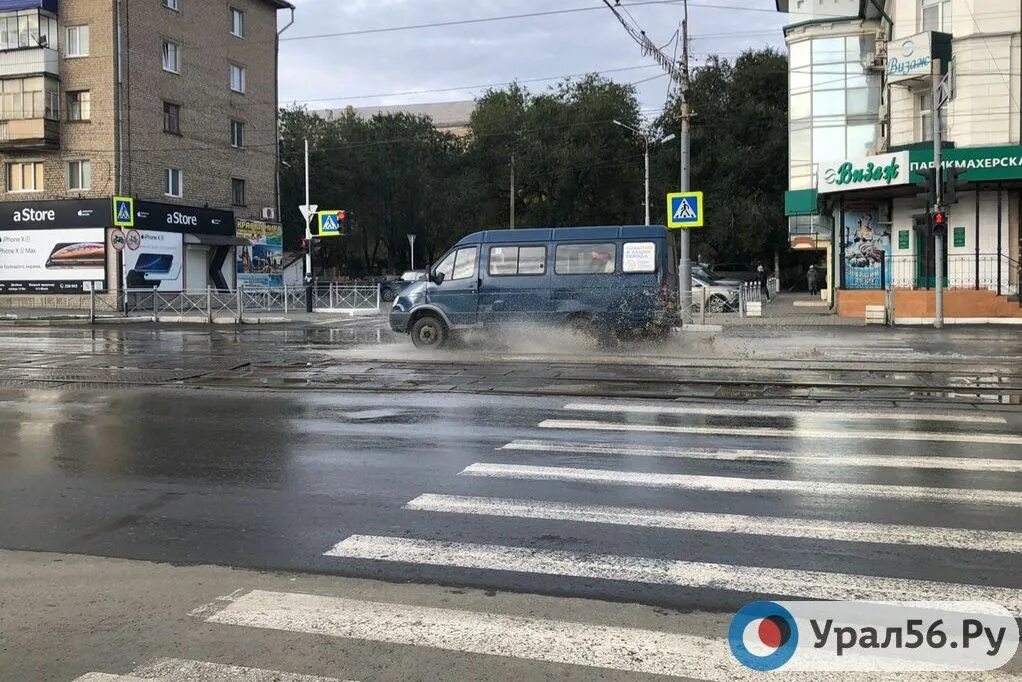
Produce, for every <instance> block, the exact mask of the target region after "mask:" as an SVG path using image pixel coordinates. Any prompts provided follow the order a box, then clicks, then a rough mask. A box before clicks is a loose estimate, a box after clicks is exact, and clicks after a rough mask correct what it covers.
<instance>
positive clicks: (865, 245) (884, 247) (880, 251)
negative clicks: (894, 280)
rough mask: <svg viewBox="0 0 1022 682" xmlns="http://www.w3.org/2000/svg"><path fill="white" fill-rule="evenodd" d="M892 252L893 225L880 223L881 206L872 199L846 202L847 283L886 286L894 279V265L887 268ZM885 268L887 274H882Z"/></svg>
mask: <svg viewBox="0 0 1022 682" xmlns="http://www.w3.org/2000/svg"><path fill="white" fill-rule="evenodd" d="M890 253H891V226H890V225H889V224H888V225H881V224H880V214H879V211H878V210H877V206H876V205H874V204H868V203H854V204H852V203H849V204H846V205H845V224H844V258H845V273H844V278H845V281H844V287H845V288H846V289H883V288H884V287H885V286H886V285H887V284H888V283H889V282H890V281H891V269H890V268H885V265H886V263H885V261H886V259H887V258H888V256H890ZM885 270H886V274H883V275H882V273H885ZM885 279H886V280H887V281H886V282H885V281H884V280H885Z"/></svg>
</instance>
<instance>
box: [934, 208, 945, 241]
mask: <svg viewBox="0 0 1022 682" xmlns="http://www.w3.org/2000/svg"><path fill="white" fill-rule="evenodd" d="M933 233H934V234H939V235H945V234H947V213H945V212H944V211H943V210H939V211H934V213H933Z"/></svg>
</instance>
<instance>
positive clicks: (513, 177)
mask: <svg viewBox="0 0 1022 682" xmlns="http://www.w3.org/2000/svg"><path fill="white" fill-rule="evenodd" d="M511 229H512V230H513V229H515V155H514V152H511Z"/></svg>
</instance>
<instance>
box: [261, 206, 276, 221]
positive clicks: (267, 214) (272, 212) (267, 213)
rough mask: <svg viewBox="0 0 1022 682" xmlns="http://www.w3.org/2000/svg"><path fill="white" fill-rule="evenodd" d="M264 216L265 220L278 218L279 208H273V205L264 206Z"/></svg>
mask: <svg viewBox="0 0 1022 682" xmlns="http://www.w3.org/2000/svg"><path fill="white" fill-rule="evenodd" d="M262 218H263V220H276V219H277V209H275V208H273V207H272V206H265V207H263V212H262Z"/></svg>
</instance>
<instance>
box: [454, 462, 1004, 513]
mask: <svg viewBox="0 0 1022 682" xmlns="http://www.w3.org/2000/svg"><path fill="white" fill-rule="evenodd" d="M459 475H460V476H477V477H482V478H512V479H520V480H533V481H577V482H583V483H596V484H602V485H635V486H642V487H646V488H674V489H685V490H705V491H713V492H725V493H802V494H812V495H833V496H857V497H873V498H883V499H892V500H913V501H916V502H958V503H963V504H993V505H1001V506H1009V507H1022V492H1015V491H1002V490H976V489H971V488H970V489H960V488H924V487H921V486H907V485H870V484H867V483H829V482H825V481H792V480H783V479H773V478H735V477H730V476H694V475H688V474H648V473H642V472H635V471H615V470H611V469H580V468H575V467H547V466H525V465H520V464H491V463H485V462H483V463H476V464H472V465H471V466H468V467H466V468H465V469H464V470H462V472H461V473H460V474H459Z"/></svg>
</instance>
